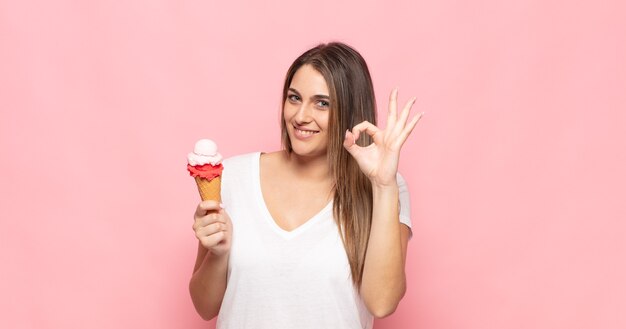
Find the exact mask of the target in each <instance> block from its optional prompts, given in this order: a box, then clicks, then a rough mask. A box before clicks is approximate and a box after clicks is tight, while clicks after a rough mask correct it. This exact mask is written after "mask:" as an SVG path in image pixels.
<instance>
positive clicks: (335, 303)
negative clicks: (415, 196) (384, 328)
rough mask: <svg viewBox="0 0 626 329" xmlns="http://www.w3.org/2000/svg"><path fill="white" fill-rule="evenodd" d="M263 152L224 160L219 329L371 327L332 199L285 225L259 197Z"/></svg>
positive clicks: (403, 196) (403, 217)
mask: <svg viewBox="0 0 626 329" xmlns="http://www.w3.org/2000/svg"><path fill="white" fill-rule="evenodd" d="M260 154H261V153H260V152H256V153H249V154H244V155H239V156H236V157H232V158H228V159H226V160H224V162H223V164H224V171H223V173H222V203H223V204H224V206H225V207H226V212H228V215H229V216H230V218H231V221H232V223H233V239H232V245H231V250H230V258H229V262H228V284H227V287H226V293H225V294H224V299H223V301H222V306H221V308H220V312H219V315H218V318H217V328H218V329H226V328H228V329H233V328H255V329H265V328H268V329H269V328H271V329H283V328H284V329H294V328H298V329H307V328H311V329H319V328H354V329H356V328H367V329H369V328H372V326H373V320H374V319H373V316H372V315H371V314H370V313H369V311H368V310H367V308H366V307H365V304H364V303H363V300H362V299H361V297H360V296H359V295H358V293H357V291H356V290H355V288H354V286H353V284H352V279H351V274H350V265H349V263H348V257H347V256H346V252H345V249H344V247H343V243H342V242H341V237H340V235H339V232H338V230H337V225H336V223H335V221H334V219H333V211H332V208H333V207H332V201H331V202H330V203H328V204H327V205H326V206H325V207H324V208H323V209H322V210H320V212H319V213H317V214H316V215H315V216H313V217H312V218H311V219H309V220H308V221H307V222H305V223H304V224H302V225H301V226H299V227H297V228H296V229H294V230H292V231H285V230H283V229H282V228H280V227H279V226H278V225H277V224H276V222H275V221H274V219H273V218H272V217H271V215H270V212H269V210H268V209H267V207H266V205H265V201H264V200H263V195H262V193H261V184H260V176H259V159H260ZM398 184H399V188H400V204H401V209H400V221H401V222H402V223H404V224H406V225H407V226H409V228H410V227H411V221H410V219H409V213H410V206H409V193H408V190H407V187H406V183H405V181H404V179H403V178H402V176H400V175H398Z"/></svg>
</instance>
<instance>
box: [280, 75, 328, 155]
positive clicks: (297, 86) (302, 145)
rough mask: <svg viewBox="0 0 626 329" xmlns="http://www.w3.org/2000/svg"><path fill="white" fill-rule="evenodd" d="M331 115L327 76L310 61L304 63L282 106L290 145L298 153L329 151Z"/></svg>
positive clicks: (317, 153) (313, 153)
mask: <svg viewBox="0 0 626 329" xmlns="http://www.w3.org/2000/svg"><path fill="white" fill-rule="evenodd" d="M329 115H330V97H329V93H328V86H327V85H326V80H325V79H324V76H322V74H321V73H319V72H318V71H317V70H315V69H314V68H313V67H312V66H311V65H308V64H306V65H303V66H302V67H300V68H299V69H298V70H297V71H296V73H295V75H294V76H293V79H292V80H291V85H290V86H289V90H288V91H287V99H285V104H284V110H283V116H284V119H285V125H286V126H287V133H288V134H289V140H290V141H291V147H292V149H293V151H294V152H295V153H296V154H298V155H303V156H319V155H325V154H326V149H327V146H328V118H329Z"/></svg>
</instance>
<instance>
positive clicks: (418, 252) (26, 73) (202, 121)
mask: <svg viewBox="0 0 626 329" xmlns="http://www.w3.org/2000/svg"><path fill="white" fill-rule="evenodd" d="M625 12H626V8H625V6H624V5H623V2H620V1H617V0H615V1H590V0H589V1H561V2H559V1H537V0H534V1H510V2H506V1H495V0H493V1H487V0H481V1H471V2H466V1H449V0H443V1H404V2H398V1H385V2H384V3H383V2H382V1H380V2H375V1H356V0H354V1H343V2H337V1H330V0H322V1H316V2H310V3H304V2H279V1H256V2H253V1H250V2H248V3H245V4H242V3H232V2H230V1H219V2H213V1H149V0H132V1H67V0H65V1H64V0H61V1H27V0H26V1H25V0H20V1H10V0H1V1H0V157H1V158H0V159H1V160H0V172H2V174H1V175H2V176H1V183H0V218H1V221H2V222H1V229H0V266H2V268H1V270H0V294H1V295H2V298H0V327H2V328H207V327H212V326H213V322H211V323H210V324H207V323H205V322H204V321H202V320H201V319H200V318H199V316H198V315H196V313H195V311H194V309H193V306H192V304H191V301H190V298H189V295H188V291H187V282H188V279H189V276H190V273H191V270H192V267H193V261H194V258H195V251H196V239H195V237H194V236H193V232H192V230H191V224H192V214H193V210H194V208H195V206H196V204H197V202H198V195H197V191H196V189H195V185H194V182H193V180H192V179H191V178H189V177H188V175H187V173H186V171H185V155H186V153H187V152H188V151H189V150H190V148H191V147H192V146H193V143H194V142H195V140H196V139H198V138H201V137H210V138H212V139H214V140H216V141H217V142H218V144H219V145H220V147H221V150H222V151H223V153H224V155H226V156H232V155H235V154H239V153H243V152H251V151H257V150H263V151H271V150H275V149H277V148H278V147H279V128H278V127H279V126H278V122H279V121H278V120H279V105H280V104H279V98H280V88H281V84H282V81H283V77H284V74H285V72H286V70H287V67H288V66H289V64H290V63H291V61H292V60H293V59H295V58H296V57H297V56H298V55H299V54H300V53H302V52H303V51H304V50H306V49H308V48H309V47H312V46H314V45H315V44H317V43H318V42H321V41H330V40H341V41H344V42H347V43H349V44H351V45H353V46H354V47H355V48H357V49H358V50H359V51H360V52H361V53H362V54H363V56H364V57H365V58H366V60H367V61H368V63H369V66H370V68H371V71H372V75H373V78H374V84H375V88H376V92H377V96H378V104H379V108H380V113H381V117H384V114H385V113H386V106H387V103H386V101H387V95H388V93H389V91H390V90H391V89H392V88H393V87H394V86H396V85H397V86H400V99H401V101H403V102H404V101H406V100H407V99H408V98H409V97H410V96H413V95H416V96H418V102H417V104H416V106H415V108H416V109H417V111H425V112H426V115H425V116H424V117H423V118H422V120H421V121H420V123H419V124H418V127H417V128H416V129H415V131H414V133H413V134H412V135H411V137H410V139H409V141H408V142H407V143H406V144H405V146H404V149H403V155H402V160H401V168H400V169H401V172H402V173H403V174H404V176H405V177H406V178H407V180H408V183H409V187H410V190H411V193H412V194H411V201H412V207H413V209H412V210H413V211H412V218H413V225H414V228H413V231H414V237H413V239H412V240H411V242H410V244H409V254H408V258H409V260H408V264H407V273H408V278H409V279H408V280H409V286H408V291H407V294H406V296H405V298H404V300H403V301H402V303H401V305H400V306H399V308H398V310H397V311H396V313H395V314H393V315H392V316H391V317H389V318H386V319H384V320H380V321H377V325H376V327H377V328H429V329H448V328H449V329H453V328H454V329H457V328H463V329H488V328H537V329H543V328H546V329H547V328H550V329H553V328H568V329H570V328H615V329H616V328H624V327H626V315H625V314H626V313H625V312H624V310H626V284H625V281H624V277H626V266H625V261H624V257H625V255H626V242H625V238H626V224H624V219H625V218H626V205H625V202H624V201H625V200H624V198H625V197H624V195H625V192H626V191H625V189H624V186H626V174H625V170H624V168H625V167H626V154H625V153H626V152H625V150H626V133H625V130H624V124H625V122H626V111H625V110H626V106H625V105H624V104H626V96H625V95H626V61H625V58H626V33H624V31H626V23H625V22H626V20H624V13H625ZM383 121H384V120H383Z"/></svg>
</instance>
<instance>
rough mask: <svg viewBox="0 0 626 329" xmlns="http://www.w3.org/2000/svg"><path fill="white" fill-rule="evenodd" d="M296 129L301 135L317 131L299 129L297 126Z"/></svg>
mask: <svg viewBox="0 0 626 329" xmlns="http://www.w3.org/2000/svg"><path fill="white" fill-rule="evenodd" d="M296 130H297V131H298V133H300V134H301V135H307V136H309V135H313V134H315V133H317V132H316V131H306V130H300V129H298V128H296Z"/></svg>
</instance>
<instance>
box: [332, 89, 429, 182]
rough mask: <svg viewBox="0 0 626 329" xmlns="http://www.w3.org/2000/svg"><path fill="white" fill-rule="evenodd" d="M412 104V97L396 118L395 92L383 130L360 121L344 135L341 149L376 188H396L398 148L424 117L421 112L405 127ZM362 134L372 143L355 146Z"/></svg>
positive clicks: (392, 95)
mask: <svg viewBox="0 0 626 329" xmlns="http://www.w3.org/2000/svg"><path fill="white" fill-rule="evenodd" d="M415 100H416V98H415V97H413V98H412V99H411V100H409V101H408V102H407V103H406V105H405V106H404V109H403V110H402V113H400V116H399V117H398V115H397V112H398V111H397V101H398V89H397V88H396V89H394V90H393V91H392V92H391V95H390V97H389V114H388V117H387V126H386V127H385V129H384V130H381V129H380V128H378V127H376V126H375V125H373V124H371V123H369V122H367V121H363V122H361V123H359V124H357V125H356V126H354V128H352V131H350V130H347V131H346V137H345V139H344V141H343V146H344V147H345V148H346V150H348V152H349V153H350V154H351V155H352V157H353V158H354V159H355V160H356V162H357V163H358V164H359V167H360V168H361V171H363V173H365V175H367V177H368V178H369V179H370V181H372V184H376V185H378V186H393V185H395V184H396V173H397V171H398V161H399V160H400V148H401V147H402V144H404V142H405V141H406V139H407V138H408V137H409V134H411V131H413V128H415V125H417V122H418V121H419V119H420V118H421V117H422V115H423V114H424V112H422V113H420V114H418V115H416V116H415V117H413V119H411V121H409V122H408V123H407V120H408V118H409V112H410V110H411V107H412V106H413V104H414V103H415ZM362 132H366V133H367V134H368V135H370V136H371V137H372V139H373V141H374V142H373V143H372V144H370V145H368V146H365V147H363V146H359V145H358V144H356V143H355V141H356V140H357V139H358V138H359V136H360V134H361V133H362Z"/></svg>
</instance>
